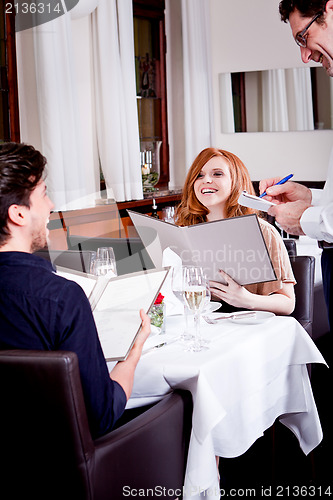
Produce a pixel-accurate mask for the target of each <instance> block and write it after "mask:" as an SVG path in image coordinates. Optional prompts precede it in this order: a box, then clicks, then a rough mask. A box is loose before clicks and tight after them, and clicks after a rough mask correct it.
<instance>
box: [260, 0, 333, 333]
mask: <svg viewBox="0 0 333 500" xmlns="http://www.w3.org/2000/svg"><path fill="white" fill-rule="evenodd" d="M279 10H280V15H281V20H282V21H284V22H287V21H289V24H290V28H291V31H292V34H293V37H294V38H295V41H296V43H297V45H298V46H299V47H300V50H301V58H302V61H303V62H304V63H307V62H309V61H310V60H313V61H315V62H319V63H321V64H322V66H323V67H324V68H325V69H326V72H327V74H328V75H329V76H333V0H282V1H281V2H280V5H279ZM280 180H281V178H280V177H276V178H271V179H265V180H262V181H261V182H260V185H259V189H260V193H264V192H265V191H266V192H267V200H269V201H273V202H274V203H277V204H278V205H277V206H274V207H271V208H270V210H269V212H268V213H269V215H272V216H274V217H275V219H276V221H277V222H278V223H279V225H280V226H281V227H282V229H284V230H285V231H286V232H287V233H290V234H295V235H297V234H298V235H302V234H306V235H307V236H310V237H311V238H314V239H316V240H318V244H319V246H320V247H321V248H322V249H323V252H322V259H321V264H322V275H323V286H324V293H325V300H326V305H327V309H328V315H329V322H330V330H331V331H332V329H333V150H332V154H331V157H330V162H329V168H328V175H327V180H326V183H325V186H324V189H323V190H317V189H316V190H314V189H311V190H310V189H308V188H307V187H305V186H303V185H301V184H298V183H296V182H286V183H285V184H281V185H278V186H273V185H274V184H276V183H277V182H278V181H280Z"/></svg>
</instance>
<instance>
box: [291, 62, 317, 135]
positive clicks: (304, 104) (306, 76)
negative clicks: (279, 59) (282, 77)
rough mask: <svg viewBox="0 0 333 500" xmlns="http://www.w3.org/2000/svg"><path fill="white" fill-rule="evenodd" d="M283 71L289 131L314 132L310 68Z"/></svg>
mask: <svg viewBox="0 0 333 500" xmlns="http://www.w3.org/2000/svg"><path fill="white" fill-rule="evenodd" d="M285 71H286V84H287V98H288V114H289V130H314V121H313V106H312V84H311V72H310V68H291V69H286V70H285ZM293 103H294V106H293Z"/></svg>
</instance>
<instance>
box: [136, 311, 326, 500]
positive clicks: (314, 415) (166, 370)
mask: <svg viewBox="0 0 333 500" xmlns="http://www.w3.org/2000/svg"><path fill="white" fill-rule="evenodd" d="M214 315H217V313H214V314H211V315H210V316H211V317H214ZM244 321H245V320H242V322H240V321H239V320H238V323H237V322H232V321H230V320H226V319H223V320H220V321H219V322H218V323H217V324H213V325H212V324H207V323H206V322H205V321H204V320H203V319H201V325H202V329H201V330H202V336H203V337H204V338H205V339H208V340H209V341H210V342H209V348H208V349H207V350H204V351H201V352H185V350H184V346H185V344H184V342H182V341H176V342H175V341H174V342H172V340H175V339H177V337H179V334H180V333H181V332H182V330H183V327H184V325H183V317H182V316H169V317H167V318H166V333H165V334H164V335H157V336H155V337H152V338H149V339H148V340H147V347H149V346H152V345H153V344H158V343H160V342H170V344H169V345H165V346H163V347H160V348H157V349H153V350H150V351H148V352H146V353H144V354H143V355H142V357H141V360H140V362H139V364H138V366H137V369H136V373H135V379H134V387H133V391H132V396H131V398H130V400H129V401H128V408H133V407H138V406H142V405H144V404H147V403H150V402H153V401H156V400H158V399H161V398H162V397H163V396H164V395H166V394H167V393H168V392H170V391H171V390H172V389H176V388H180V389H187V390H189V391H190V392H191V393H192V398H193V418H192V431H191V438H190V445H189V451H188V458H187V466H186V474H185V482H184V488H183V498H184V500H188V499H191V500H196V499H199V498H207V496H209V497H210V498H220V490H219V481H218V470H217V466H216V459H215V456H220V457H226V458H230V457H237V456H239V455H241V454H243V453H245V452H246V451H247V450H248V449H249V448H250V446H251V445H252V444H253V443H254V442H255V441H256V440H257V439H258V438H259V437H260V436H262V434H263V432H264V431H265V430H266V429H268V428H269V427H270V426H271V425H272V424H273V423H274V421H275V420H276V419H277V418H278V417H279V420H280V422H282V423H283V424H284V425H286V426H287V427H288V428H289V429H290V430H291V431H292V432H293V433H294V434H295V435H296V436H297V438H298V441H299V444H300V447H301V449H302V450H303V452H304V453H305V454H308V453H309V452H310V451H311V450H313V449H314V448H315V447H316V446H317V445H318V444H319V443H320V441H321V440H322V437H323V435H322V429H321V425H320V420H319V416H318V412H317V408H316V405H315V401H314V398H313V394H312V389H311V385H310V379H309V375H308V370H307V364H308V363H325V360H324V358H323V357H322V355H321V353H320V352H319V350H318V349H317V347H316V346H315V344H314V343H313V341H312V340H311V338H310V337H309V335H308V334H307V332H306V331H305V330H304V329H303V328H302V327H301V325H300V324H299V323H298V322H297V321H296V320H295V319H294V318H292V317H289V316H288V317H284V316H274V317H272V318H270V319H269V320H267V321H265V322H263V323H260V324H244V323H243V322H244ZM147 347H146V349H147ZM161 432H163V429H161Z"/></svg>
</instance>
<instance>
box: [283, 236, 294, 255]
mask: <svg viewBox="0 0 333 500" xmlns="http://www.w3.org/2000/svg"><path fill="white" fill-rule="evenodd" d="M283 243H284V244H285V247H286V249H287V252H288V255H289V257H290V258H291V257H296V255H297V247H296V240H293V239H292V238H286V239H284V240H283Z"/></svg>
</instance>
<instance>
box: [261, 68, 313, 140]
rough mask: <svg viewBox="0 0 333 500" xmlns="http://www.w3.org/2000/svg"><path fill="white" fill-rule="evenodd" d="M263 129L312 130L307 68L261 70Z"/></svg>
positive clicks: (275, 130)
mask: <svg viewBox="0 0 333 500" xmlns="http://www.w3.org/2000/svg"><path fill="white" fill-rule="evenodd" d="M262 109H263V131H264V132H279V131H288V130H313V129H314V123H313V108H312V90H311V75H310V69H309V68H293V69H286V70H285V69H273V70H268V71H263V73H262Z"/></svg>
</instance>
